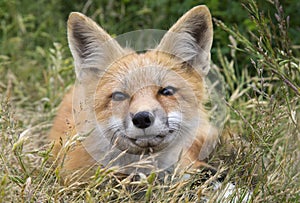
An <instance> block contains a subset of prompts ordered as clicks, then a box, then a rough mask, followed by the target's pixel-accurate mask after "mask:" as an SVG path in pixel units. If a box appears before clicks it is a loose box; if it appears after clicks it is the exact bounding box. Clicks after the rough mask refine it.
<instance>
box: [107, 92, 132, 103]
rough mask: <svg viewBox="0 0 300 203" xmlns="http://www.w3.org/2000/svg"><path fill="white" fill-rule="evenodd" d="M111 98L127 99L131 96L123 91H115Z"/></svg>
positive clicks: (117, 99)
mask: <svg viewBox="0 0 300 203" xmlns="http://www.w3.org/2000/svg"><path fill="white" fill-rule="evenodd" d="M111 98H112V100H114V101H124V100H125V99H127V98H129V95H128V94H126V93H123V92H114V93H112V95H111Z"/></svg>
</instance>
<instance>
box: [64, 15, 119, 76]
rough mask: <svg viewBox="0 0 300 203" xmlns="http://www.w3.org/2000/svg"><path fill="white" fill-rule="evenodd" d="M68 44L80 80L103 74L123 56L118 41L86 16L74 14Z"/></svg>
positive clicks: (69, 21)
mask: <svg viewBox="0 0 300 203" xmlns="http://www.w3.org/2000/svg"><path fill="white" fill-rule="evenodd" d="M68 42H69V47H70V50H71V52H72V55H73V58H74V62H75V71H76V76H77V78H78V79H88V78H84V77H87V76H90V75H95V74H96V75H101V73H102V72H103V71H104V70H105V69H106V68H107V67H108V66H109V65H110V64H111V63H112V62H113V61H114V60H115V59H117V58H119V57H121V56H122V54H123V49H122V48H121V46H120V45H119V44H118V43H117V41H116V40H114V39H112V37H111V36H110V35H109V34H107V33H106V32H105V31H104V30H103V29H102V28H101V27H100V26H98V25H97V24H96V23H95V22H94V21H93V20H91V19H90V18H88V17H86V16H85V15H83V14H81V13H77V12H72V13H71V14H70V16H69V20H68Z"/></svg>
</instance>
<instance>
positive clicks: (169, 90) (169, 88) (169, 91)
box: [158, 86, 177, 96]
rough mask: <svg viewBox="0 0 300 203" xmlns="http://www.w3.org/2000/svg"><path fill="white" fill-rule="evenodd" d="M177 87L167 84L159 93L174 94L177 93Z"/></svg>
mask: <svg viewBox="0 0 300 203" xmlns="http://www.w3.org/2000/svg"><path fill="white" fill-rule="evenodd" d="M176 91H177V89H176V88H175V87H172V86H167V87H165V88H161V89H160V90H159V91H158V94H161V95H164V96H172V95H174V94H175V93H176Z"/></svg>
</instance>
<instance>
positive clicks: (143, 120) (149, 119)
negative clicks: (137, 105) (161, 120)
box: [132, 111, 154, 129]
mask: <svg viewBox="0 0 300 203" xmlns="http://www.w3.org/2000/svg"><path fill="white" fill-rule="evenodd" d="M132 122H133V124H134V125H135V127H137V128H141V129H145V128H148V127H149V126H151V125H152V124H153V122H154V116H153V115H152V114H151V113H149V112H147V111H141V112H138V113H136V114H135V115H134V117H133V118H132Z"/></svg>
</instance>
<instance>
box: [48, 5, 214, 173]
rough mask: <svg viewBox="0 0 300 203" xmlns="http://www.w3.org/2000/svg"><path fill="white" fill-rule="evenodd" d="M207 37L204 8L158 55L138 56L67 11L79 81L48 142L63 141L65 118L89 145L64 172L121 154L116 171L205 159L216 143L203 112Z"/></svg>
mask: <svg viewBox="0 0 300 203" xmlns="http://www.w3.org/2000/svg"><path fill="white" fill-rule="evenodd" d="M212 35H213V30H212V22H211V16H210V13H209V10H208V9H207V7H205V6H197V7H195V8H193V9H191V10H190V11H188V12H187V13H186V14H185V15H184V16H183V17H181V18H180V19H179V20H178V22H177V23H176V24H174V25H173V26H172V27H171V29H170V30H169V31H168V32H167V33H166V34H165V35H164V37H163V38H162V40H161V42H160V43H159V44H158V46H157V47H156V48H155V49H152V50H148V51H146V52H145V53H140V54H138V53H136V52H134V51H132V50H130V49H128V48H126V47H125V48H122V47H121V46H120V45H119V44H118V42H117V41H116V40H115V39H113V38H112V37H111V36H110V35H108V34H107V33H106V32H105V31H104V30H103V29H102V28H101V27H100V26H98V25H97V24H96V23H95V22H94V21H92V20H91V19H90V18H88V17H86V16H84V15H83V14H80V13H71V15H70V16H69V20H68V41H69V46H70V50H71V53H72V55H73V58H74V64H75V72H76V77H77V83H76V84H75V86H74V88H73V89H74V92H73V103H72V104H70V95H67V96H66V98H65V99H64V100H63V102H62V106H61V109H60V110H59V112H58V116H57V118H56V119H55V121H54V125H53V128H52V130H51V132H50V136H49V137H50V139H52V140H59V138H61V137H62V136H63V135H62V134H63V133H62V132H64V131H65V129H64V128H63V127H62V126H61V125H62V124H61V120H63V118H62V117H67V118H68V119H71V120H74V121H73V122H72V125H73V127H74V128H75V132H74V134H81V135H82V134H85V135H86V139H85V140H84V141H82V143H80V144H78V145H77V146H75V148H74V149H73V150H72V151H71V152H70V153H69V154H68V155H67V159H66V163H65V167H66V170H68V169H80V168H83V167H85V166H87V165H91V164H94V163H96V162H98V163H99V164H100V165H107V164H108V163H110V161H111V160H115V159H116V158H117V157H118V156H120V154H122V157H121V158H120V160H118V161H115V163H114V165H118V166H125V165H128V164H130V163H132V162H134V161H139V160H140V158H141V157H152V160H154V162H153V164H155V165H156V166H157V167H158V168H167V167H169V166H170V165H172V164H174V163H176V162H180V163H182V164H183V165H185V164H192V163H194V162H195V161H200V160H201V159H202V158H203V157H204V158H205V156H206V155H207V154H208V153H209V152H210V151H211V148H212V147H211V146H213V145H214V143H215V140H216V139H215V134H214V130H213V128H212V126H211V125H210V124H209V121H208V116H207V113H206V111H205V109H204V102H205V101H206V97H207V95H206V94H207V93H206V91H205V81H204V78H205V75H206V74H207V72H208V70H209V68H210V48H211V45H212ZM67 106H68V107H67ZM72 113H73V118H72ZM63 140H64V139H63ZM212 140H213V141H212ZM55 148H57V149H58V148H60V147H59V146H58V145H57V144H56V146H55ZM201 153H202V155H201ZM201 157H202V158H201Z"/></svg>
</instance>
